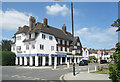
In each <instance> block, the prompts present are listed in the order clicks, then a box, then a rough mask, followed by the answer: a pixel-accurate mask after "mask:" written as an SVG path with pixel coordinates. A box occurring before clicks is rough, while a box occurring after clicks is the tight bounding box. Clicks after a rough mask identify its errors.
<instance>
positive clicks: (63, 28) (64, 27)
mask: <svg viewBox="0 0 120 82" xmlns="http://www.w3.org/2000/svg"><path fill="white" fill-rule="evenodd" d="M62 30H63V32H65V33H66V26H65V24H63V26H62Z"/></svg>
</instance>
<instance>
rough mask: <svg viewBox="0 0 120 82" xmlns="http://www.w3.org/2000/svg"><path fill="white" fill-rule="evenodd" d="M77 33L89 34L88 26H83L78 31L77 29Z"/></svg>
mask: <svg viewBox="0 0 120 82" xmlns="http://www.w3.org/2000/svg"><path fill="white" fill-rule="evenodd" d="M76 33H77V34H89V32H88V28H82V29H80V30H78V31H76Z"/></svg>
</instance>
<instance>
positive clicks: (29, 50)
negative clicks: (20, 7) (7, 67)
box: [11, 16, 82, 66]
mask: <svg viewBox="0 0 120 82" xmlns="http://www.w3.org/2000/svg"><path fill="white" fill-rule="evenodd" d="M12 38H13V43H12V47H11V51H12V52H14V53H16V62H15V63H16V65H25V66H26V65H28V66H45V65H53V64H54V63H56V64H57V65H59V64H66V63H67V62H68V61H69V63H70V64H71V63H72V58H73V56H72V50H76V54H75V56H74V57H75V58H74V62H75V63H76V62H78V61H79V60H80V58H81V57H82V44H81V42H80V39H79V37H78V36H75V37H73V35H72V34H71V33H70V32H67V30H66V26H65V24H64V25H63V26H62V30H61V29H57V28H55V27H52V26H49V25H48V20H47V19H46V18H44V20H43V23H40V22H37V23H36V19H35V18H34V17H32V16H31V17H30V19H29V26H27V25H24V26H23V27H19V28H18V31H17V32H16V33H15V34H14V36H13V37H12Z"/></svg>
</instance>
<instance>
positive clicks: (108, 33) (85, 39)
mask: <svg viewBox="0 0 120 82" xmlns="http://www.w3.org/2000/svg"><path fill="white" fill-rule="evenodd" d="M116 29H117V28H114V27H110V28H106V29H105V28H104V29H103V28H98V27H91V28H81V29H79V30H78V31H76V34H77V35H78V36H80V38H81V42H82V43H83V45H84V46H87V47H89V48H90V47H93V48H110V47H111V48H112V47H114V46H115V43H116V42H117V33H116Z"/></svg>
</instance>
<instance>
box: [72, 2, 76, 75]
mask: <svg viewBox="0 0 120 82" xmlns="http://www.w3.org/2000/svg"><path fill="white" fill-rule="evenodd" d="M71 16H72V35H73V38H72V40H73V41H74V25H73V2H71ZM72 46H73V48H74V45H72ZM72 54H73V75H74V76H75V63H74V55H75V50H73V51H72Z"/></svg>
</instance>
